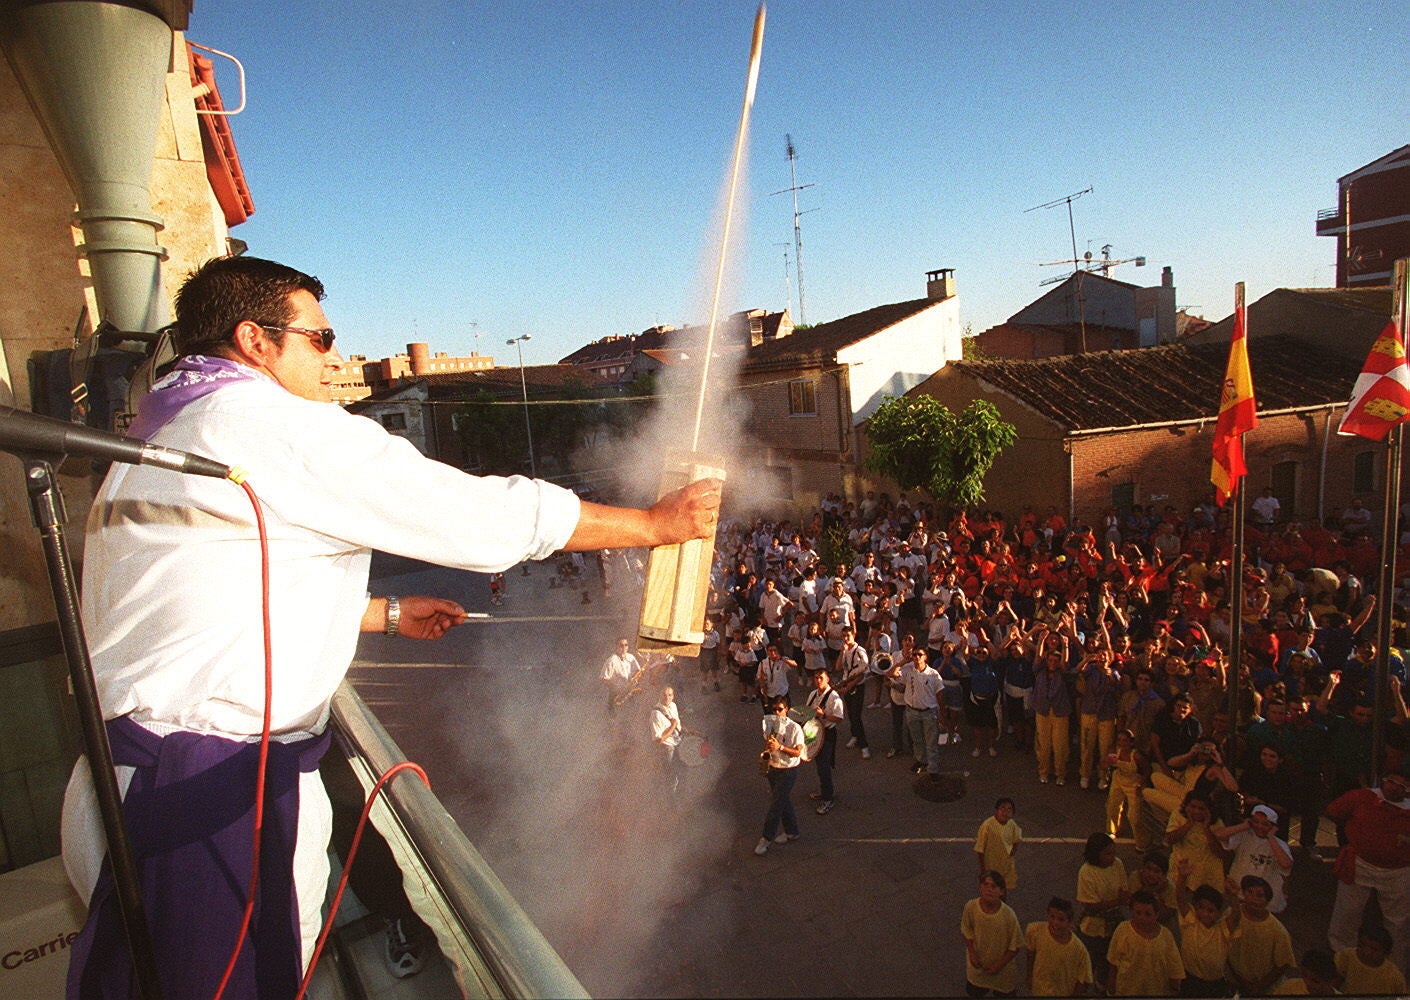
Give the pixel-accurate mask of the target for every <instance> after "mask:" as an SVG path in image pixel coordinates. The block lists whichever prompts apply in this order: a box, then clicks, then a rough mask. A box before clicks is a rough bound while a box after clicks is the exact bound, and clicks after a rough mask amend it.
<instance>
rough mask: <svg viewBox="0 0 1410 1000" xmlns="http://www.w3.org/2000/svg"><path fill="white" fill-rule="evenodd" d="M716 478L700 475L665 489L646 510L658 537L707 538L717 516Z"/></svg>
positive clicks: (665, 541) (671, 540) (663, 540)
mask: <svg viewBox="0 0 1410 1000" xmlns="http://www.w3.org/2000/svg"><path fill="white" fill-rule="evenodd" d="M721 485H722V484H721V482H720V480H718V479H701V480H698V481H696V482H693V483H690V484H689V485H687V486H683V487H681V488H680V489H678V490H674V491H672V492H670V493H667V494H666V495H665V496H663V497H662V498H661V499H660V500H657V501H656V503H655V504H654V505H653V506H652V507H651V509H650V510H648V511H647V515H648V516H649V517H650V519H651V524H652V527H653V529H654V530H655V532H656V533H657V536H658V537H659V538H660V541H659V542H657V543H656V544H658V545H674V544H676V543H678V542H684V541H689V540H690V539H692V538H709V537H710V535H712V534H713V533H714V531H715V524H716V522H717V521H718V520H719V517H720V487H721Z"/></svg>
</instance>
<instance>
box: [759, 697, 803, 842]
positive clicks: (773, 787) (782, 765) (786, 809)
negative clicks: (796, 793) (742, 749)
mask: <svg viewBox="0 0 1410 1000" xmlns="http://www.w3.org/2000/svg"><path fill="white" fill-rule="evenodd" d="M763 721H764V753H765V754H767V755H768V762H769V772H768V778H769V811H768V813H767V814H765V816H764V835H763V836H762V837H760V838H759V842H758V843H757V844H755V845H754V853H755V854H761V855H762V854H767V853H768V850H769V842H770V841H773V842H774V843H775V844H786V843H788V842H789V841H790V840H797V839H798V815H797V813H795V812H794V811H793V786H794V785H795V784H796V783H797V782H798V765H799V764H801V763H802V762H803V727H802V726H800V725H798V723H796V722H794V721H793V720H792V719H790V718H789V717H788V699H786V698H775V699H774V700H773V701H771V702H770V703H769V714H768V715H766V716H764V720H763ZM780 825H781V826H782V829H780Z"/></svg>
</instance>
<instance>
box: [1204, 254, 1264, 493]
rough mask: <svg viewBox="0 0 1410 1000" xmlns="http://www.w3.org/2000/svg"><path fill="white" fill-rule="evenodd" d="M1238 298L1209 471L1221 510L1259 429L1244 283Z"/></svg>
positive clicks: (1245, 468)
mask: <svg viewBox="0 0 1410 1000" xmlns="http://www.w3.org/2000/svg"><path fill="white" fill-rule="evenodd" d="M1236 297H1237V299H1238V301H1237V303H1236V304H1235V306H1234V336H1233V338H1232V340H1231V341H1230V342H1229V367H1228V370H1227V371H1225V373H1224V391H1223V393H1222V394H1221V396H1220V398H1219V422H1218V423H1217V424H1216V425H1215V428H1214V464H1213V466H1212V467H1211V468H1210V470H1209V479H1210V482H1212V483H1213V484H1214V499H1215V500H1216V501H1218V503H1219V506H1221V507H1222V506H1224V504H1225V503H1226V502H1227V501H1228V499H1229V496H1230V495H1231V494H1232V493H1233V492H1234V488H1235V485H1236V484H1237V483H1238V480H1239V477H1240V476H1242V475H1244V474H1245V473H1246V472H1248V467H1247V466H1246V465H1244V442H1243V436H1244V435H1245V434H1247V433H1248V432H1249V431H1251V430H1253V429H1254V428H1255V427H1257V426H1258V413H1257V410H1256V407H1257V404H1256V402H1255V401H1254V398H1253V372H1252V371H1251V370H1250V369H1249V366H1248V336H1247V333H1246V331H1245V326H1244V297H1243V283H1242V282H1240V284H1239V286H1238V289H1237V296H1236Z"/></svg>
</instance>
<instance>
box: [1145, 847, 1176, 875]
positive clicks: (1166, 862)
mask: <svg viewBox="0 0 1410 1000" xmlns="http://www.w3.org/2000/svg"><path fill="white" fill-rule="evenodd" d="M1141 864H1143V865H1155V866H1156V867H1157V868H1159V869H1160V870H1161V871H1163V872H1164V871H1169V870H1170V855H1168V854H1166V853H1165V852H1164V851H1155V850H1152V851H1146V853H1144V854H1142V855H1141Z"/></svg>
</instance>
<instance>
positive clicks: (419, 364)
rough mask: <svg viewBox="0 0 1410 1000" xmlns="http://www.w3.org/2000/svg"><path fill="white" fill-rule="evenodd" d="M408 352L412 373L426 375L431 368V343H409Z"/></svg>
mask: <svg viewBox="0 0 1410 1000" xmlns="http://www.w3.org/2000/svg"><path fill="white" fill-rule="evenodd" d="M406 353H407V355H408V356H409V357H410V358H411V374H413V375H424V374H425V373H426V372H429V371H430V370H431V345H430V344H407V345H406Z"/></svg>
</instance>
